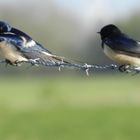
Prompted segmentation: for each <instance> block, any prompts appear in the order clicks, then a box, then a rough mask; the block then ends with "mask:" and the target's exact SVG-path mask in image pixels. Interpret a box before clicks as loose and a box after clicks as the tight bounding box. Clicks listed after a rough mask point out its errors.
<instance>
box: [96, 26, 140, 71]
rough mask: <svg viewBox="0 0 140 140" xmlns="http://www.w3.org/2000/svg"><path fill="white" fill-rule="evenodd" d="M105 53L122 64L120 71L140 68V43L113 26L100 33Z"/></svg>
mask: <svg viewBox="0 0 140 140" xmlns="http://www.w3.org/2000/svg"><path fill="white" fill-rule="evenodd" d="M99 33H100V35H101V40H102V48H103V51H104V53H105V54H106V55H107V56H108V57H109V58H110V59H112V60H114V61H116V62H117V63H119V64H121V66H120V67H119V69H120V71H125V70H126V68H128V67H134V68H137V67H140V42H139V41H137V40H134V39H132V38H131V37H129V36H128V35H126V34H124V33H122V31H121V30H120V29H119V28H118V27H116V26H115V25H113V24H110V25H107V26H104V27H103V28H102V29H101V31H100V32H99Z"/></svg>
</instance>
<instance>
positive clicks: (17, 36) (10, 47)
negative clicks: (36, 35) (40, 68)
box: [0, 21, 69, 65]
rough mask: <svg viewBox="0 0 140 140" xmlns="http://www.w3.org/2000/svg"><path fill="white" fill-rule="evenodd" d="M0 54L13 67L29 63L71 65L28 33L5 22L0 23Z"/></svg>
mask: <svg viewBox="0 0 140 140" xmlns="http://www.w3.org/2000/svg"><path fill="white" fill-rule="evenodd" d="M0 52H1V55H2V56H3V58H4V59H5V60H6V62H7V63H9V64H11V65H18V64H21V63H22V62H28V61H32V62H33V61H38V62H40V63H41V62H42V63H46V64H47V63H50V64H51V63H52V64H55V63H69V62H68V61H66V60H64V58H63V57H59V56H56V55H54V54H52V53H51V52H50V51H49V50H48V49H47V48H45V47H43V46H42V45H41V44H39V43H38V42H36V41H34V40H33V39H32V38H31V37H30V36H29V35H27V34H26V33H24V32H22V31H20V30H18V29H16V28H14V27H12V26H10V25H9V24H8V23H6V22H4V21H0Z"/></svg>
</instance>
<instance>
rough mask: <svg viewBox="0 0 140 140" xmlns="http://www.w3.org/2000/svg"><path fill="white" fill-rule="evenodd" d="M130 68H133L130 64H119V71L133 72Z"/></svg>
mask: <svg viewBox="0 0 140 140" xmlns="http://www.w3.org/2000/svg"><path fill="white" fill-rule="evenodd" d="M130 69H131V66H130V65H121V66H119V71H120V72H126V73H130V72H131V70H130Z"/></svg>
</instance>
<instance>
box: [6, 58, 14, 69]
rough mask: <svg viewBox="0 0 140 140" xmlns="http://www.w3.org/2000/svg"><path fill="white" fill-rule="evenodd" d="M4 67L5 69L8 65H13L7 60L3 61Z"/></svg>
mask: <svg viewBox="0 0 140 140" xmlns="http://www.w3.org/2000/svg"><path fill="white" fill-rule="evenodd" d="M5 63H6V64H5V66H6V67H7V66H8V65H12V66H13V65H14V64H13V63H12V62H11V61H10V60H8V59H5Z"/></svg>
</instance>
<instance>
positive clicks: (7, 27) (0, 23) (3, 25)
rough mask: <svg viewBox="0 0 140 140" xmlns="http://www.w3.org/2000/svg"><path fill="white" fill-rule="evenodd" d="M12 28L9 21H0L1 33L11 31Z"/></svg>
mask: <svg viewBox="0 0 140 140" xmlns="http://www.w3.org/2000/svg"><path fill="white" fill-rule="evenodd" d="M11 28H12V27H11V26H10V25H9V24H8V23H6V22H4V21H0V33H4V32H9V31H10V30H11Z"/></svg>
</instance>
